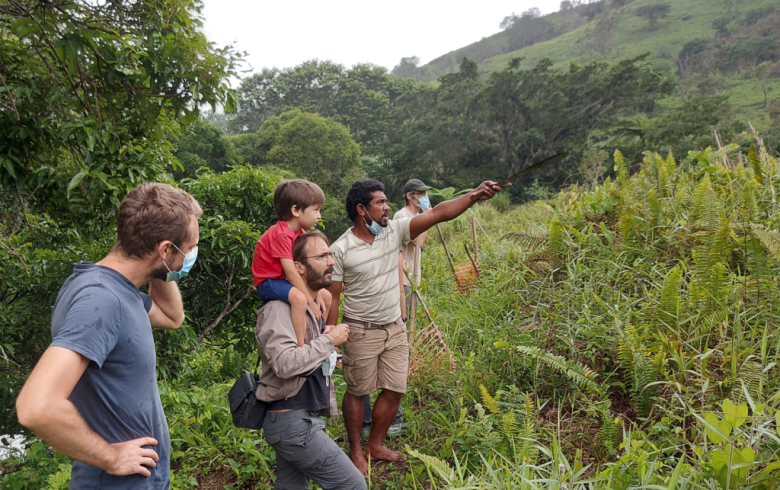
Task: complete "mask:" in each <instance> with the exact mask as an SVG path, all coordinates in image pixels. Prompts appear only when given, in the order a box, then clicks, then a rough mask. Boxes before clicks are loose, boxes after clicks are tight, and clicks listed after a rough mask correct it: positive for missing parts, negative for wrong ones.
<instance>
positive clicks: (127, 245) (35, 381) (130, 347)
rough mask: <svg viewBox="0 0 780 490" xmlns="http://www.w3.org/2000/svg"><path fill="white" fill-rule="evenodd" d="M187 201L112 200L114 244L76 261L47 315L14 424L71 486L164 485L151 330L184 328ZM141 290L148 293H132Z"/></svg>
mask: <svg viewBox="0 0 780 490" xmlns="http://www.w3.org/2000/svg"><path fill="white" fill-rule="evenodd" d="M202 214H203V211H202V210H201V208H200V206H199V205H198V203H197V201H195V199H194V198H193V197H192V196H190V195H189V194H187V193H186V192H184V191H183V190H180V189H176V188H174V187H172V186H170V185H167V184H160V183H147V184H142V185H140V186H138V187H136V188H135V189H133V190H132V191H130V193H128V195H127V196H126V197H125V198H124V199H123V200H122V203H121V205H120V207H119V216H118V218H117V241H116V243H115V244H114V246H113V248H112V249H111V252H110V253H109V254H108V255H107V256H106V257H105V258H104V259H103V260H101V261H100V262H98V263H96V264H90V263H85V262H80V263H78V264H75V265H74V266H73V274H72V275H71V276H70V277H69V278H68V280H67V281H65V284H64V285H63V286H62V289H60V292H59V294H58V295H57V301H56V303H55V304H54V307H53V308H52V326H51V333H52V343H51V345H50V346H49V348H48V349H46V351H45V352H44V353H43V356H42V357H41V359H40V360H39V361H38V364H37V365H36V366H35V369H33V372H32V373H31V374H30V377H29V378H28V379H27V382H26V383H25V385H24V387H23V388H22V391H21V392H20V394H19V398H18V399H17V400H16V411H17V415H18V417H19V422H20V423H21V424H22V425H24V426H25V427H28V428H29V429H32V431H33V432H35V434H36V435H38V437H40V438H41V439H43V440H44V441H46V442H47V443H49V444H51V446H52V447H53V448H54V449H56V450H58V451H60V452H62V453H63V454H65V455H66V456H69V457H70V458H72V459H74V460H75V461H74V463H73V470H72V472H71V483H70V486H71V488H79V489H92V488H95V489H96V488H101V489H127V490H130V489H132V490H137V489H149V490H167V489H168V488H169V487H170V484H171V479H170V449H171V441H170V435H169V433H168V424H167V421H166V419H165V413H164V412H163V407H162V403H161V402H160V393H159V392H158V390H157V375H156V362H157V359H156V353H155V347H154V337H153V336H152V328H164V329H175V328H178V327H179V326H180V325H181V323H182V322H183V321H184V307H183V305H182V300H181V294H180V293H179V288H178V287H177V285H176V281H177V280H179V279H181V278H183V277H184V276H186V275H187V273H188V272H189V270H190V268H191V267H192V266H193V265H194V263H195V260H196V258H197V255H198V246H197V245H198V218H199V217H200V216H201V215H202ZM145 285H148V286H149V290H148V291H149V294H148V295H147V294H144V293H142V292H141V291H139V289H138V288H140V287H141V286H145Z"/></svg>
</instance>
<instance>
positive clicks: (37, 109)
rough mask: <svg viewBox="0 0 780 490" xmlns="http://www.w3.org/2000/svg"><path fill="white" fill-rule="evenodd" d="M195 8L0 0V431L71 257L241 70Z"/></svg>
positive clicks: (104, 244) (229, 102)
mask: <svg viewBox="0 0 780 490" xmlns="http://www.w3.org/2000/svg"><path fill="white" fill-rule="evenodd" d="M200 8H201V4H200V2H198V1H190V0H183V1H169V2H159V1H149V2H137V3H133V4H131V5H124V4H122V3H108V4H104V5H103V4H101V5H98V4H96V3H94V2H88V1H80V0H60V1H55V2H36V1H29V2H27V1H22V2H16V1H14V2H0V79H1V80H0V81H1V82H2V83H0V263H2V264H3V266H2V268H1V269H0V357H2V358H3V361H2V364H1V365H0V366H1V367H0V387H1V388H2V389H0V393H2V394H1V395H0V426H1V427H4V428H6V430H8V431H10V430H12V429H13V430H16V429H15V428H16V427H17V423H16V417H15V416H14V413H13V401H14V398H15V394H16V393H18V388H19V385H20V383H21V381H22V380H23V379H24V376H26V373H27V372H29V369H30V368H31V366H32V365H33V364H34V362H35V360H36V359H37V358H38V356H40V354H41V352H43V349H44V348H45V347H46V346H47V345H48V343H49V342H50V327H51V325H50V322H49V313H48V312H50V311H51V309H50V307H51V306H52V305H53V304H54V300H55V298H56V294H57V291H58V290H59V287H60V286H61V285H62V283H63V282H64V280H65V278H67V277H68V275H70V273H71V270H72V265H73V263H74V262H78V261H82V260H89V261H94V260H98V259H99V258H101V256H102V255H104V254H105V253H106V252H107V251H108V249H109V248H110V246H111V244H112V242H113V240H114V236H115V235H114V233H115V232H114V223H115V219H116V211H117V209H118V205H119V202H120V200H121V199H122V198H123V197H124V195H125V194H126V193H127V192H128V190H129V189H132V188H133V187H134V186H136V185H137V184H139V183H141V182H145V181H150V180H167V179H169V177H168V176H167V175H166V174H165V173H164V172H165V168H166V166H168V165H169V163H171V162H173V165H174V166H177V167H178V164H177V163H176V160H175V159H174V158H173V156H172V151H173V147H172V145H171V143H170V141H171V139H175V138H176V137H177V136H178V134H179V132H180V130H181V128H183V127H186V126H187V125H188V124H190V123H192V122H194V121H196V120H197V118H198V114H199V106H200V104H202V103H210V104H213V105H216V104H222V105H223V106H224V107H225V108H226V109H230V108H232V107H233V106H234V105H235V104H234V94H233V93H232V92H231V91H230V90H229V88H228V85H227V77H228V76H230V75H233V74H235V64H236V62H237V61H238V60H237V58H236V54H235V53H233V52H232V50H231V48H229V47H228V48H224V49H215V48H214V47H213V46H212V45H211V44H210V43H209V42H208V41H207V40H206V38H205V36H204V35H203V33H202V32H201V30H200V26H201V22H200V19H199V17H198V12H199V10H200Z"/></svg>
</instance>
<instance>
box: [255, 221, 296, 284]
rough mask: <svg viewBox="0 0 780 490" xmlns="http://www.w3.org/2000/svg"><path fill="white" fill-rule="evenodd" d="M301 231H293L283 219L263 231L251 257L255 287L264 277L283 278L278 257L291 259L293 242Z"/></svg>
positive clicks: (282, 270)
mask: <svg viewBox="0 0 780 490" xmlns="http://www.w3.org/2000/svg"><path fill="white" fill-rule="evenodd" d="M303 233H304V231H303V230H300V231H298V233H295V232H294V231H292V230H291V229H290V227H289V226H287V223H286V222H284V221H280V222H278V223H276V224H275V225H273V226H272V227H270V228H268V229H267V230H266V231H265V233H263V236H261V237H260V240H258V241H257V246H256V247H255V256H254V258H253V259H252V276H254V278H255V287H257V286H259V285H260V284H262V283H263V281H265V280H266V279H285V277H284V269H282V261H281V260H279V259H290V260H292V246H293V243H294V242H295V239H296V238H298V236H299V235H303Z"/></svg>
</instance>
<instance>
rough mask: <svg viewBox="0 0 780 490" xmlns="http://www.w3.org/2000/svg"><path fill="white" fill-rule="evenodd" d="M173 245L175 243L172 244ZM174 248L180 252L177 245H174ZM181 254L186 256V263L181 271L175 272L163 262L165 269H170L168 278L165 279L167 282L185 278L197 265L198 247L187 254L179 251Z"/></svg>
mask: <svg viewBox="0 0 780 490" xmlns="http://www.w3.org/2000/svg"><path fill="white" fill-rule="evenodd" d="M171 245H173V243H171ZM173 248H175V249H176V250H179V247H177V246H176V245H173ZM179 253H180V254H182V255H184V263H183V264H182V266H181V270H180V271H178V272H173V271H172V270H171V268H170V267H168V264H166V263H165V261H164V260H163V264H164V265H165V268H166V269H168V276H167V277H166V278H165V282H175V281H178V280H179V279H182V278H184V276H186V275H187V274H189V272H190V269H192V266H193V265H195V260H197V258H198V247H195V248H193V249H192V250H190V251H189V252H187V253H186V254H185V253H184V252H182V251H181V250H179Z"/></svg>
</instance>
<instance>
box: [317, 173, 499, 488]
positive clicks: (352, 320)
mask: <svg viewBox="0 0 780 490" xmlns="http://www.w3.org/2000/svg"><path fill="white" fill-rule="evenodd" d="M500 190H501V186H500V185H498V184H497V183H495V182H493V181H486V182H483V183H482V184H481V185H480V186H479V187H478V188H477V189H475V190H474V191H473V192H471V193H469V194H467V195H465V196H462V197H460V198H457V199H453V200H451V201H447V202H444V203H441V204H439V205H438V206H436V207H435V208H434V209H433V210H432V211H430V212H428V213H423V214H419V215H417V216H415V217H413V218H404V219H399V220H393V221H390V220H389V219H388V212H389V210H390V208H389V207H388V206H387V197H386V196H385V187H384V185H383V184H382V183H381V182H378V181H376V180H373V179H367V180H361V181H358V182H355V183H354V184H353V185H352V187H351V188H350V190H349V192H348V193H347V199H346V207H347V215H348V216H349V218H350V219H351V220H352V222H353V223H354V226H353V227H352V228H350V229H349V230H347V231H346V232H345V233H344V234H343V235H342V236H341V237H340V238H339V239H338V240H336V242H334V243H333V245H332V246H331V252H332V253H333V259H334V260H335V262H336V263H335V266H334V270H333V284H332V285H331V286H330V288H328V289H329V291H330V293H331V295H332V297H333V298H334V300H335V301H336V303H333V304H332V305H331V308H330V313H329V315H328V322H327V323H328V324H329V325H334V324H335V323H336V320H337V318H338V312H339V308H338V303H337V302H338V299H339V298H340V297H341V293H342V292H343V293H344V304H343V322H344V323H346V324H348V325H349V328H350V334H349V339H348V340H347V342H346V343H345V344H344V358H343V375H344V380H345V381H346V383H347V393H346V394H345V395H344V401H343V404H342V410H343V412H344V423H345V425H346V428H347V435H348V438H349V445H350V451H349V457H350V459H351V460H352V462H353V463H354V464H355V466H356V467H357V468H358V469H359V470H360V472H361V473H363V474H364V475H366V474H367V473H368V463H367V460H366V457H368V458H370V459H371V460H374V461H376V460H385V461H398V452H396V451H391V450H390V449H388V448H387V447H385V446H384V440H385V436H386V434H387V429H388V427H389V426H390V424H391V422H392V421H393V418H394V417H395V414H396V411H397V410H398V407H399V405H400V403H401V397H402V396H403V394H404V393H405V392H406V378H407V375H408V373H409V343H408V341H407V338H406V325H405V324H404V322H403V320H402V317H403V312H402V311H401V306H400V305H401V293H400V284H399V272H398V255H399V253H400V249H401V247H402V246H403V245H405V244H407V243H409V241H411V240H414V239H415V238H417V237H418V236H420V234H422V233H423V232H425V231H426V230H428V229H429V228H431V227H432V226H434V225H436V224H437V223H442V222H445V221H449V220H451V219H453V218H456V217H458V216H460V215H461V214H463V213H464V212H465V211H466V210H467V209H468V208H469V207H471V206H472V205H473V204H474V203H476V202H477V201H480V200H488V199H490V198H492V197H493V196H494V195H495V194H496V193H497V192H499V191H500ZM376 390H382V392H381V393H380V395H379V397H378V398H377V400H376V403H375V404H374V409H373V413H372V415H373V424H372V426H371V435H370V436H369V438H368V447H367V449H366V454H365V456H364V455H363V452H362V450H361V447H360V428H361V425H362V422H363V396H365V395H367V394H370V393H372V392H374V391H376Z"/></svg>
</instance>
